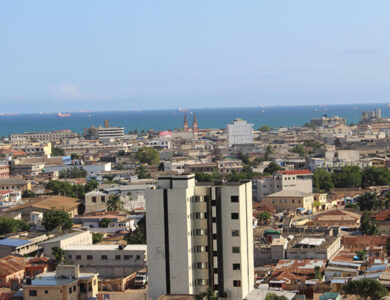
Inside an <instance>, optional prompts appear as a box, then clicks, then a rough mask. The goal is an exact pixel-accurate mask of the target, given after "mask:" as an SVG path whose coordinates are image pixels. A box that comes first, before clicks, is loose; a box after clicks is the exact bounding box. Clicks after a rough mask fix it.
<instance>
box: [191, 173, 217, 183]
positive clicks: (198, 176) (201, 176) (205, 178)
mask: <svg viewBox="0 0 390 300" xmlns="http://www.w3.org/2000/svg"><path fill="white" fill-rule="evenodd" d="M195 180H196V181H197V182H213V181H214V176H213V175H212V174H209V173H204V172H195Z"/></svg>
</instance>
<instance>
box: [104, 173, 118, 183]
mask: <svg viewBox="0 0 390 300" xmlns="http://www.w3.org/2000/svg"><path fill="white" fill-rule="evenodd" d="M115 176H116V175H115V174H105V175H103V178H104V179H107V181H108V182H113V181H114V178H115Z"/></svg>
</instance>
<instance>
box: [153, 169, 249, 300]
mask: <svg viewBox="0 0 390 300" xmlns="http://www.w3.org/2000/svg"><path fill="white" fill-rule="evenodd" d="M146 198H147V199H148V200H147V201H146V227H147V244H148V248H147V249H148V274H149V296H150V297H151V298H152V299H157V298H158V297H159V296H160V295H163V294H193V295H196V294H199V293H201V292H203V291H205V290H206V289H207V288H208V287H211V288H212V289H213V290H214V291H216V292H218V294H219V295H223V294H225V293H226V294H227V296H229V297H230V298H231V299H243V298H244V297H245V296H246V295H247V294H248V293H249V292H250V291H251V290H252V289H253V285H254V270H253V231H252V228H253V226H252V183H251V182H250V181H242V182H236V183H223V184H222V183H221V184H217V183H214V184H212V183H207V184H206V183H195V176H194V174H190V175H176V176H167V177H160V178H159V179H158V187H157V189H155V190H150V191H147V194H146Z"/></svg>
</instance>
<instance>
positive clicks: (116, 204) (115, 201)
mask: <svg viewBox="0 0 390 300" xmlns="http://www.w3.org/2000/svg"><path fill="white" fill-rule="evenodd" d="M107 210H108V211H120V210H124V203H123V201H122V199H121V197H120V196H119V195H117V194H112V195H110V197H109V198H108V201H107Z"/></svg>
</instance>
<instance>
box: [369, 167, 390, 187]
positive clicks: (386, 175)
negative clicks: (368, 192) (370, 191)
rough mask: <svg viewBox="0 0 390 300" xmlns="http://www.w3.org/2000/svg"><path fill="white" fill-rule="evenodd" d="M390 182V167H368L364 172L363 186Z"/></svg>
mask: <svg viewBox="0 0 390 300" xmlns="http://www.w3.org/2000/svg"><path fill="white" fill-rule="evenodd" d="M388 184H390V169H388V168H382V167H367V168H365V169H364V170H363V173H362V187H368V186H375V185H388Z"/></svg>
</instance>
